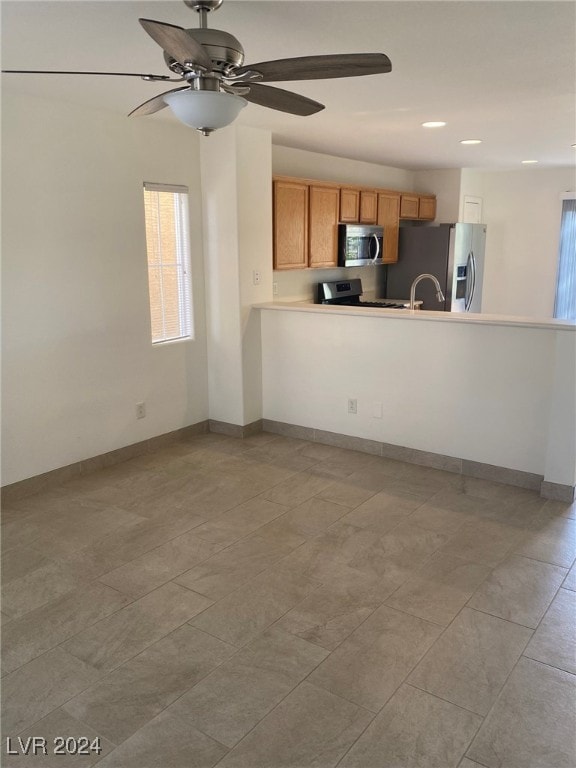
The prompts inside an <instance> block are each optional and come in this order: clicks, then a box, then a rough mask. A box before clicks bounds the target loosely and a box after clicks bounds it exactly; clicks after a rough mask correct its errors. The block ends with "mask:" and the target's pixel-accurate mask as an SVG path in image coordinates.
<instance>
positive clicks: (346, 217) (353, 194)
mask: <svg viewBox="0 0 576 768" xmlns="http://www.w3.org/2000/svg"><path fill="white" fill-rule="evenodd" d="M359 220H360V190H358V189H345V188H342V189H341V190H340V221H343V222H346V223H350V224H356V223H357V222H358V221H359Z"/></svg>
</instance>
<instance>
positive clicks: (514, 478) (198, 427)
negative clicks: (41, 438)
mask: <svg viewBox="0 0 576 768" xmlns="http://www.w3.org/2000/svg"><path fill="white" fill-rule="evenodd" d="M207 432H214V433H217V434H221V435H228V436H229V437H238V438H245V437H250V436H251V435H256V434H258V433H259V432H269V433H271V434H276V435H282V436H284V437H292V438H296V439H299V440H309V441H310V442H316V443H321V444H323V445H332V446H335V447H337V448H345V449H348V450H351V451H361V452H362V453H369V454H372V455H374V456H382V457H383V458H388V459H394V460H396V461H404V462H406V463H407V464H418V465H420V466H423V467H431V468H433V469H441V470H443V471H445V472H454V473H455V474H459V475H466V476H468V477H476V478H479V479H482V480H490V481H492V482H497V483H504V484H506V485H513V486H516V487H519V488H526V489H528V490H533V491H539V492H540V496H541V497H542V498H544V499H550V500H553V501H560V502H565V503H567V504H571V503H572V502H573V501H575V500H576V486H573V485H563V484H561V483H551V482H549V481H547V480H544V477H543V476H542V475H537V474H533V473H531V472H523V471H521V470H518V469H509V468H507V467H499V466H497V465H494V464H483V463H482V462H477V461H470V460H468V459H460V458H457V457H454V456H444V455H443V454H440V453H432V452H429V451H421V450H418V449H415V448H406V447H404V446H401V445H394V444H392V443H380V442H378V441H376V440H367V439H366V438H363V437H353V436H352V435H344V434H341V433H339V432H328V431H326V430H322V429H314V428H312V427H303V426H300V425H298V424H287V423H285V422H281V421H272V420H270V419H258V420H257V421H253V422H252V423H251V424H246V425H244V426H241V425H240V424H230V423H228V422H225V421H217V420H215V419H209V420H206V421H200V422H198V423H196V424H191V425H190V426H188V427H183V428H182V429H176V430H174V431H173V432H167V433H165V434H163V435H157V436H156V437H151V438H149V439H148V440H142V441H141V442H139V443H133V444H132V445H127V446H125V447H124V448H118V449H116V450H114V451H109V452H108V453H103V454H100V455H99V456H94V457H92V458H89V459H84V460H82V461H77V462H75V463H74V464H69V465H68V466H65V467H59V468H57V469H53V470H50V471H49V472H44V473H43V474H41V475H35V476H34V477H29V478H26V479H25V480H20V481H18V482H16V483H11V484H10V485H5V486H3V487H2V488H1V489H0V498H1V501H2V503H3V504H7V503H10V502H14V501H18V500H19V499H23V498H25V497H26V496H32V495H33V494H35V493H40V492H41V491H44V490H47V489H48V488H51V487H54V486H55V485H61V484H62V483H65V482H67V481H68V480H72V479H74V478H75V477H80V476H81V475H87V474H89V473H91V472H96V471H97V470H99V469H104V468H105V467H111V466H113V465H114V464H120V463H121V462H124V461H129V460H130V459H133V458H135V457H137V456H142V455H144V454H147V453H153V452H154V451H156V450H158V449H159V448H162V447H164V446H166V445H169V444H170V443H174V442H177V441H183V440H187V439H189V438H191V437H194V436H196V435H202V434H206V433H207Z"/></svg>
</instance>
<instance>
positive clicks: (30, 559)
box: [2, 547, 50, 586]
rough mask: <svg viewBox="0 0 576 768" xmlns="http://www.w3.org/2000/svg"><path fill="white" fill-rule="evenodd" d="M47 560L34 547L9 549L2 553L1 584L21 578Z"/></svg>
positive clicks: (4, 584)
mask: <svg viewBox="0 0 576 768" xmlns="http://www.w3.org/2000/svg"><path fill="white" fill-rule="evenodd" d="M49 562H50V561H49V559H48V558H47V557H45V556H44V555H43V554H42V553H41V552H37V551H36V550H34V549H30V548H27V547H16V548H15V549H10V550H8V551H7V552H5V553H4V554H3V555H2V585H3V586H6V584H9V583H10V582H11V581H14V580H15V579H21V578H22V577H23V576H26V575H27V574H29V573H31V572H33V571H35V570H36V569H38V568H40V567H41V566H43V565H47V564H48V563H49Z"/></svg>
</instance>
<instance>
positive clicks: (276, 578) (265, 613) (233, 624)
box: [190, 572, 320, 647]
mask: <svg viewBox="0 0 576 768" xmlns="http://www.w3.org/2000/svg"><path fill="white" fill-rule="evenodd" d="M318 586H320V585H319V583H318V582H317V581H313V580H312V579H310V578H308V577H306V576H304V575H302V576H298V575H296V574H289V575H288V574H286V573H285V572H274V573H272V572H270V573H265V574H263V575H262V576H257V577H256V578H254V579H252V580H251V581H248V582H246V584H244V585H243V586H241V587H240V588H239V589H237V590H236V591H235V592H233V593H232V594H230V595H227V596H226V597H224V598H222V600H220V601H219V602H218V603H216V604H215V605H213V606H212V607H211V608H208V610H206V611H204V613H202V614H200V616H197V617H196V618H195V619H193V620H192V621H191V622H190V623H191V624H192V626H194V627H198V629H202V630H204V631H205V632H208V633H209V634H211V635H215V636H216V637H219V638H220V639H221V640H224V641H226V642H228V643H231V644H232V645H236V646H238V647H240V646H243V645H245V644H246V643H248V642H250V641H251V640H254V638H256V637H257V636H258V635H259V634H260V632H263V631H264V630H265V629H266V628H267V627H269V626H270V625H271V624H273V623H274V622H275V621H277V620H278V619H279V618H280V616H283V615H284V614H285V613H287V612H288V611H289V610H290V609H291V608H293V607H294V606H295V605H296V604H297V603H299V602H301V601H302V600H304V598H305V597H306V596H307V595H308V594H310V592H312V591H313V590H314V589H316V588H317V587H318Z"/></svg>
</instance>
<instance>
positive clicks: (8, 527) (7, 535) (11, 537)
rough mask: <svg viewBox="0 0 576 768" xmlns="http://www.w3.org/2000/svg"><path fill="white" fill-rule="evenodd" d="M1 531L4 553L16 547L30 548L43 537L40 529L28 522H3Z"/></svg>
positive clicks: (0, 541) (0, 540)
mask: <svg viewBox="0 0 576 768" xmlns="http://www.w3.org/2000/svg"><path fill="white" fill-rule="evenodd" d="M0 531H1V535H0V545H1V547H2V552H3V553H4V552H8V551H9V550H10V549H14V548H16V547H30V545H31V544H33V543H34V542H35V541H37V540H38V539H39V537H40V535H41V531H40V530H39V529H38V527H37V526H35V525H34V523H32V522H29V521H27V520H11V521H6V522H3V523H2V527H1V529H0Z"/></svg>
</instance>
